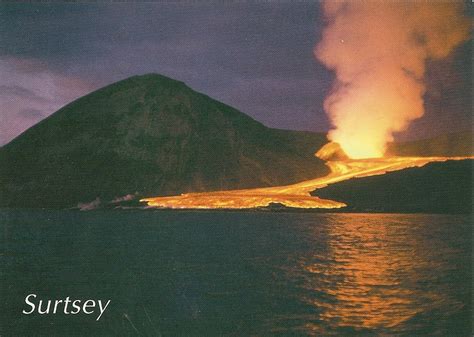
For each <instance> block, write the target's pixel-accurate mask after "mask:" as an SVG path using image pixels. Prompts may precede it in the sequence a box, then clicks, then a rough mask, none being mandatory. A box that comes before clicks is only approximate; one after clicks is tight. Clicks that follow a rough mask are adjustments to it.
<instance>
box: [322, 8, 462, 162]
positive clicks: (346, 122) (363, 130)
mask: <svg viewBox="0 0 474 337" xmlns="http://www.w3.org/2000/svg"><path fill="white" fill-rule="evenodd" d="M322 6H323V11H324V15H325V19H326V24H327V25H326V28H325V29H324V31H323V37H322V40H321V42H320V43H319V44H318V45H317V46H316V48H315V50H314V52H315V55H316V57H317V59H318V60H320V61H321V62H322V63H323V64H324V65H325V66H326V67H328V68H329V69H331V70H334V71H335V74H336V77H337V79H336V82H335V83H334V86H333V88H332V91H331V93H330V94H329V96H328V97H327V98H326V100H325V102H324V109H325V111H326V113H327V114H328V115H329V117H330V120H331V122H332V124H333V126H334V129H332V130H331V131H330V132H329V138H330V140H332V141H335V142H338V143H339V144H340V145H341V147H342V148H343V150H344V151H345V152H346V153H347V154H348V155H349V156H350V157H351V158H369V157H381V156H383V155H384V153H385V148H386V144H387V142H390V141H392V140H393V133H394V132H399V131H403V130H404V129H406V128H407V126H408V124H409V123H410V121H412V120H414V119H417V118H420V117H421V116H422V115H423V113H424V108H423V95H424V94H425V91H426V89H425V84H424V74H425V62H426V60H427V59H442V58H446V57H447V56H449V54H450V53H451V51H452V50H453V49H454V48H455V47H456V46H457V45H459V44H460V43H462V42H463V41H466V40H467V39H469V38H470V27H471V23H470V19H469V18H467V17H466V16H464V15H463V9H464V4H463V3H462V2H457V3H455V2H436V1H434V2H421V1H419V2H415V1H400V2H397V1H386V2H382V1H380V2H371V1H326V2H324V3H323V5H322Z"/></svg>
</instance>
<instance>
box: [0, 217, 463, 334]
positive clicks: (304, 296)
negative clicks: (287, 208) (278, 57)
mask: <svg viewBox="0 0 474 337" xmlns="http://www.w3.org/2000/svg"><path fill="white" fill-rule="evenodd" d="M471 220H472V219H471V217H470V216H468V215H419V214H418V215H410V214H320V213H285V212H278V213H271V212H192V211H181V212H176V211H175V212H173V211H142V210H133V211H92V212H78V211H50V210H2V211H0V235H1V237H0V245H1V250H0V254H1V255H0V262H1V275H0V277H1V278H0V282H1V296H0V297H1V303H0V306H1V307H0V308H1V312H0V335H1V336H81V335H83V336H352V335H354V336H359V335H360V336H371V335H374V336H379V335H386V336H391V335H393V336H469V335H470V334H471V314H472V306H471V298H472V290H471V284H472V262H471V252H472V227H471ZM31 293H35V294H37V296H38V298H44V299H64V298H65V297H67V296H69V297H71V298H77V299H83V300H85V299H88V298H94V299H97V300H99V299H100V300H106V299H107V300H108V299H110V300H111V302H110V305H109V307H108V308H107V311H105V312H104V314H103V316H102V317H101V319H100V320H99V321H96V317H91V316H89V315H84V314H78V315H65V314H64V313H60V312H58V313H56V314H49V315H39V314H32V315H24V314H22V310H24V309H25V308H27V307H26V305H25V301H24V300H25V297H26V296H27V295H28V294H31Z"/></svg>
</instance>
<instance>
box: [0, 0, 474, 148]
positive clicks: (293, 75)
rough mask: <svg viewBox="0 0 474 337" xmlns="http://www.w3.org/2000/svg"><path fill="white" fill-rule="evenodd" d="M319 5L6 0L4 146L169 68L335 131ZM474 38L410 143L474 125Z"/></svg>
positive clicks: (203, 85)
mask: <svg viewBox="0 0 474 337" xmlns="http://www.w3.org/2000/svg"><path fill="white" fill-rule="evenodd" d="M323 27H324V20H323V18H322V17H321V9H320V4H319V3H317V2H300V3H289V2H288V3H261V4H244V3H242V4H213V5H203V4H193V3H182V4H156V3H141V4H136V3H135V4H134V3H120V4H119V3H104V4H93V3H91V4H74V3H70V4H30V3H23V4H0V74H1V76H0V145H1V144H5V143H7V142H8V141H9V140H11V139H12V138H14V137H15V136H17V135H18V134H20V133H21V132H22V131H24V130H25V129H26V128H28V127H30V126H32V125H34V124H35V123H37V122H38V121H40V120H41V119H43V118H45V117H46V116H48V115H50V114H51V113H53V112H55V111H56V110H57V109H59V108H60V107H61V106H63V105H64V104H66V103H68V102H70V101H72V100H73V99H75V98H78V97H80V96H82V95H84V94H87V93H89V92H91V91H93V90H95V89H98V88H100V87H102V86H104V85H107V84H110V83H112V82H115V81H117V80H121V79H124V78H127V77H129V76H132V75H137V74H145V73H151V72H154V73H160V74H163V75H166V76H169V77H172V78H175V79H178V80H181V81H184V82H185V83H186V84H188V85H189V86H190V87H192V88H193V89H195V90H197V91H200V92H203V93H205V94H207V95H209V96H211V97H213V98H215V99H217V100H220V101H222V102H224V103H227V104H229V105H231V106H234V107H236V108H237V109H239V110H241V111H242V112H244V113H246V114H249V115H251V116H252V117H254V118H255V119H257V120H259V121H261V122H263V123H264V124H265V125H267V126H270V127H277V128H284V129H297V130H312V131H326V130H328V129H329V127H330V125H329V122H328V119H327V117H326V116H325V114H324V111H323V100H324V97H325V95H326V94H327V93H328V91H329V90H330V87H331V83H332V81H333V79H334V75H333V74H332V73H331V72H329V71H327V70H326V69H325V68H324V66H322V65H321V64H319V63H318V61H317V60H316V59H315V57H314V55H313V48H314V46H315V45H316V44H317V42H318V41H319V39H320V38H321V32H322V28H323ZM470 45H471V41H468V42H466V43H465V44H463V45H461V46H460V47H459V48H457V50H456V51H455V52H454V53H453V54H452V56H451V57H450V58H449V59H448V60H445V61H443V62H435V63H434V62H429V66H428V71H427V74H426V78H427V85H428V94H427V95H426V115H425V117H423V118H422V119H420V120H418V121H416V122H414V123H413V124H412V126H411V127H410V128H409V129H408V130H407V131H406V132H405V133H404V134H403V135H400V138H421V137H427V136H431V135H436V134H440V133H445V132H453V131H460V130H468V129H471V128H472V117H471V105H472V103H471V102H472V101H471V95H472V92H471V90H472V82H471V81H472V77H471V74H472V69H471V47H470Z"/></svg>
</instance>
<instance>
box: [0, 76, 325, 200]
mask: <svg viewBox="0 0 474 337" xmlns="http://www.w3.org/2000/svg"><path fill="white" fill-rule="evenodd" d="M326 141H327V140H326V137H325V135H324V134H318V133H309V132H296V131H286V130H277V129H271V128H268V127H265V126H264V125H262V124H261V123H259V122H257V121H255V120H253V119H252V118H250V117H249V116H247V115H245V114H243V113H241V112H239V111H237V110H236V109H234V108H232V107H230V106H227V105H225V104H223V103H220V102H218V101H216V100H213V99H211V98H209V97H208V96H206V95H203V94H200V93H198V92H195V91H194V90H192V89H191V88H189V87H188V86H186V85H185V84H184V83H182V82H179V81H176V80H173V79H170V78H167V77H165V76H161V75H157V74H149V75H143V76H134V77H131V78H129V79H126V80H123V81H120V82H117V83H115V84H112V85H109V86H107V87H105V88H102V89H99V90H97V91H95V92H93V93H91V94H89V95H86V96H84V97H82V98H80V99H78V100H76V101H74V102H72V103H70V104H68V105H66V106H65V107H63V108H62V109H60V110H59V111H57V112H56V113H54V114H52V115H51V116H50V117H48V118H46V119H45V120H43V121H41V122H40V123H38V124H37V125H35V126H33V127H32V128H30V129H29V130H27V131H26V132H24V133H23V134H21V135H20V136H19V137H17V138H16V139H14V140H13V141H12V142H10V143H9V144H7V145H5V146H3V147H2V148H0V207H48V208H66V207H74V206H76V205H77V204H78V203H80V202H90V201H92V200H95V199H96V198H99V199H100V200H102V202H109V201H111V200H113V199H115V198H117V197H123V196H125V195H136V197H137V198H139V197H146V196H153V195H176V194H180V193H184V192H200V191H213V190H227V189H240V188H251V187H265V186H275V185H285V184H290V183H295V182H298V181H302V180H307V179H311V178H315V177H318V176H324V175H326V174H327V173H328V172H329V170H328V168H327V167H326V166H325V165H324V162H323V161H322V160H320V159H318V158H316V157H315V156H314V152H315V151H316V150H317V149H318V148H320V147H321V146H322V145H323V144H324V143H325V142H326Z"/></svg>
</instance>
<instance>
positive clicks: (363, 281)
mask: <svg viewBox="0 0 474 337" xmlns="http://www.w3.org/2000/svg"><path fill="white" fill-rule="evenodd" d="M370 217H371V215H367V214H347V215H342V216H341V215H339V216H338V217H337V218H334V222H335V224H334V225H333V226H330V227H329V228H328V230H329V233H328V234H329V238H328V253H327V255H326V256H324V257H321V256H315V257H313V259H312V260H311V261H305V262H303V263H302V265H301V266H300V267H301V268H303V269H304V270H305V271H306V272H307V273H309V274H311V275H313V277H310V278H308V280H309V281H308V282H307V284H306V285H305V287H306V288H309V289H308V290H311V291H312V292H314V293H320V294H329V296H326V297H322V298H320V297H318V296H315V297H312V298H307V299H306V302H308V303H309V304H311V305H314V306H315V307H316V308H317V309H318V310H320V311H321V313H320V314H319V322H322V323H323V324H324V325H326V327H323V326H322V325H321V324H320V323H317V324H316V323H310V324H307V325H306V326H305V329H307V330H309V331H312V332H314V333H317V332H318V331H320V332H321V331H324V330H325V329H327V326H330V327H333V328H338V329H340V328H341V327H348V328H351V329H355V330H359V331H364V330H366V331H370V330H374V329H377V330H378V331H380V329H387V328H393V327H396V326H403V323H405V322H406V321H408V320H411V319H414V318H415V317H417V315H419V314H423V313H426V312H429V311H430V310H437V308H451V309H452V310H453V311H456V310H459V307H460V306H461V304H460V303H458V302H456V301H455V300H454V299H452V298H451V297H449V292H450V291H449V289H440V288H436V287H433V286H434V285H435V281H433V273H434V274H435V275H436V273H437V272H439V273H444V272H446V270H444V269H445V268H449V266H445V265H443V264H442V262H443V260H444V259H443V257H442V256H437V252H434V251H432V249H430V248H428V247H424V246H423V240H420V237H417V234H414V233H412V228H410V221H407V222H405V223H404V221H403V219H404V218H407V219H409V218H410V215H406V216H404V215H388V214H387V215H382V214H379V215H373V221H371V220H370V219H371V218H370ZM381 218H382V221H380V220H381ZM368 219H369V220H368ZM411 223H413V221H411ZM443 248H444V247H443ZM445 251H446V250H445ZM433 261H440V264H439V265H434V264H433ZM434 267H436V269H433V268H434ZM438 268H439V269H438ZM430 287H432V288H430ZM315 298H316V299H315ZM445 314H448V313H445Z"/></svg>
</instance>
